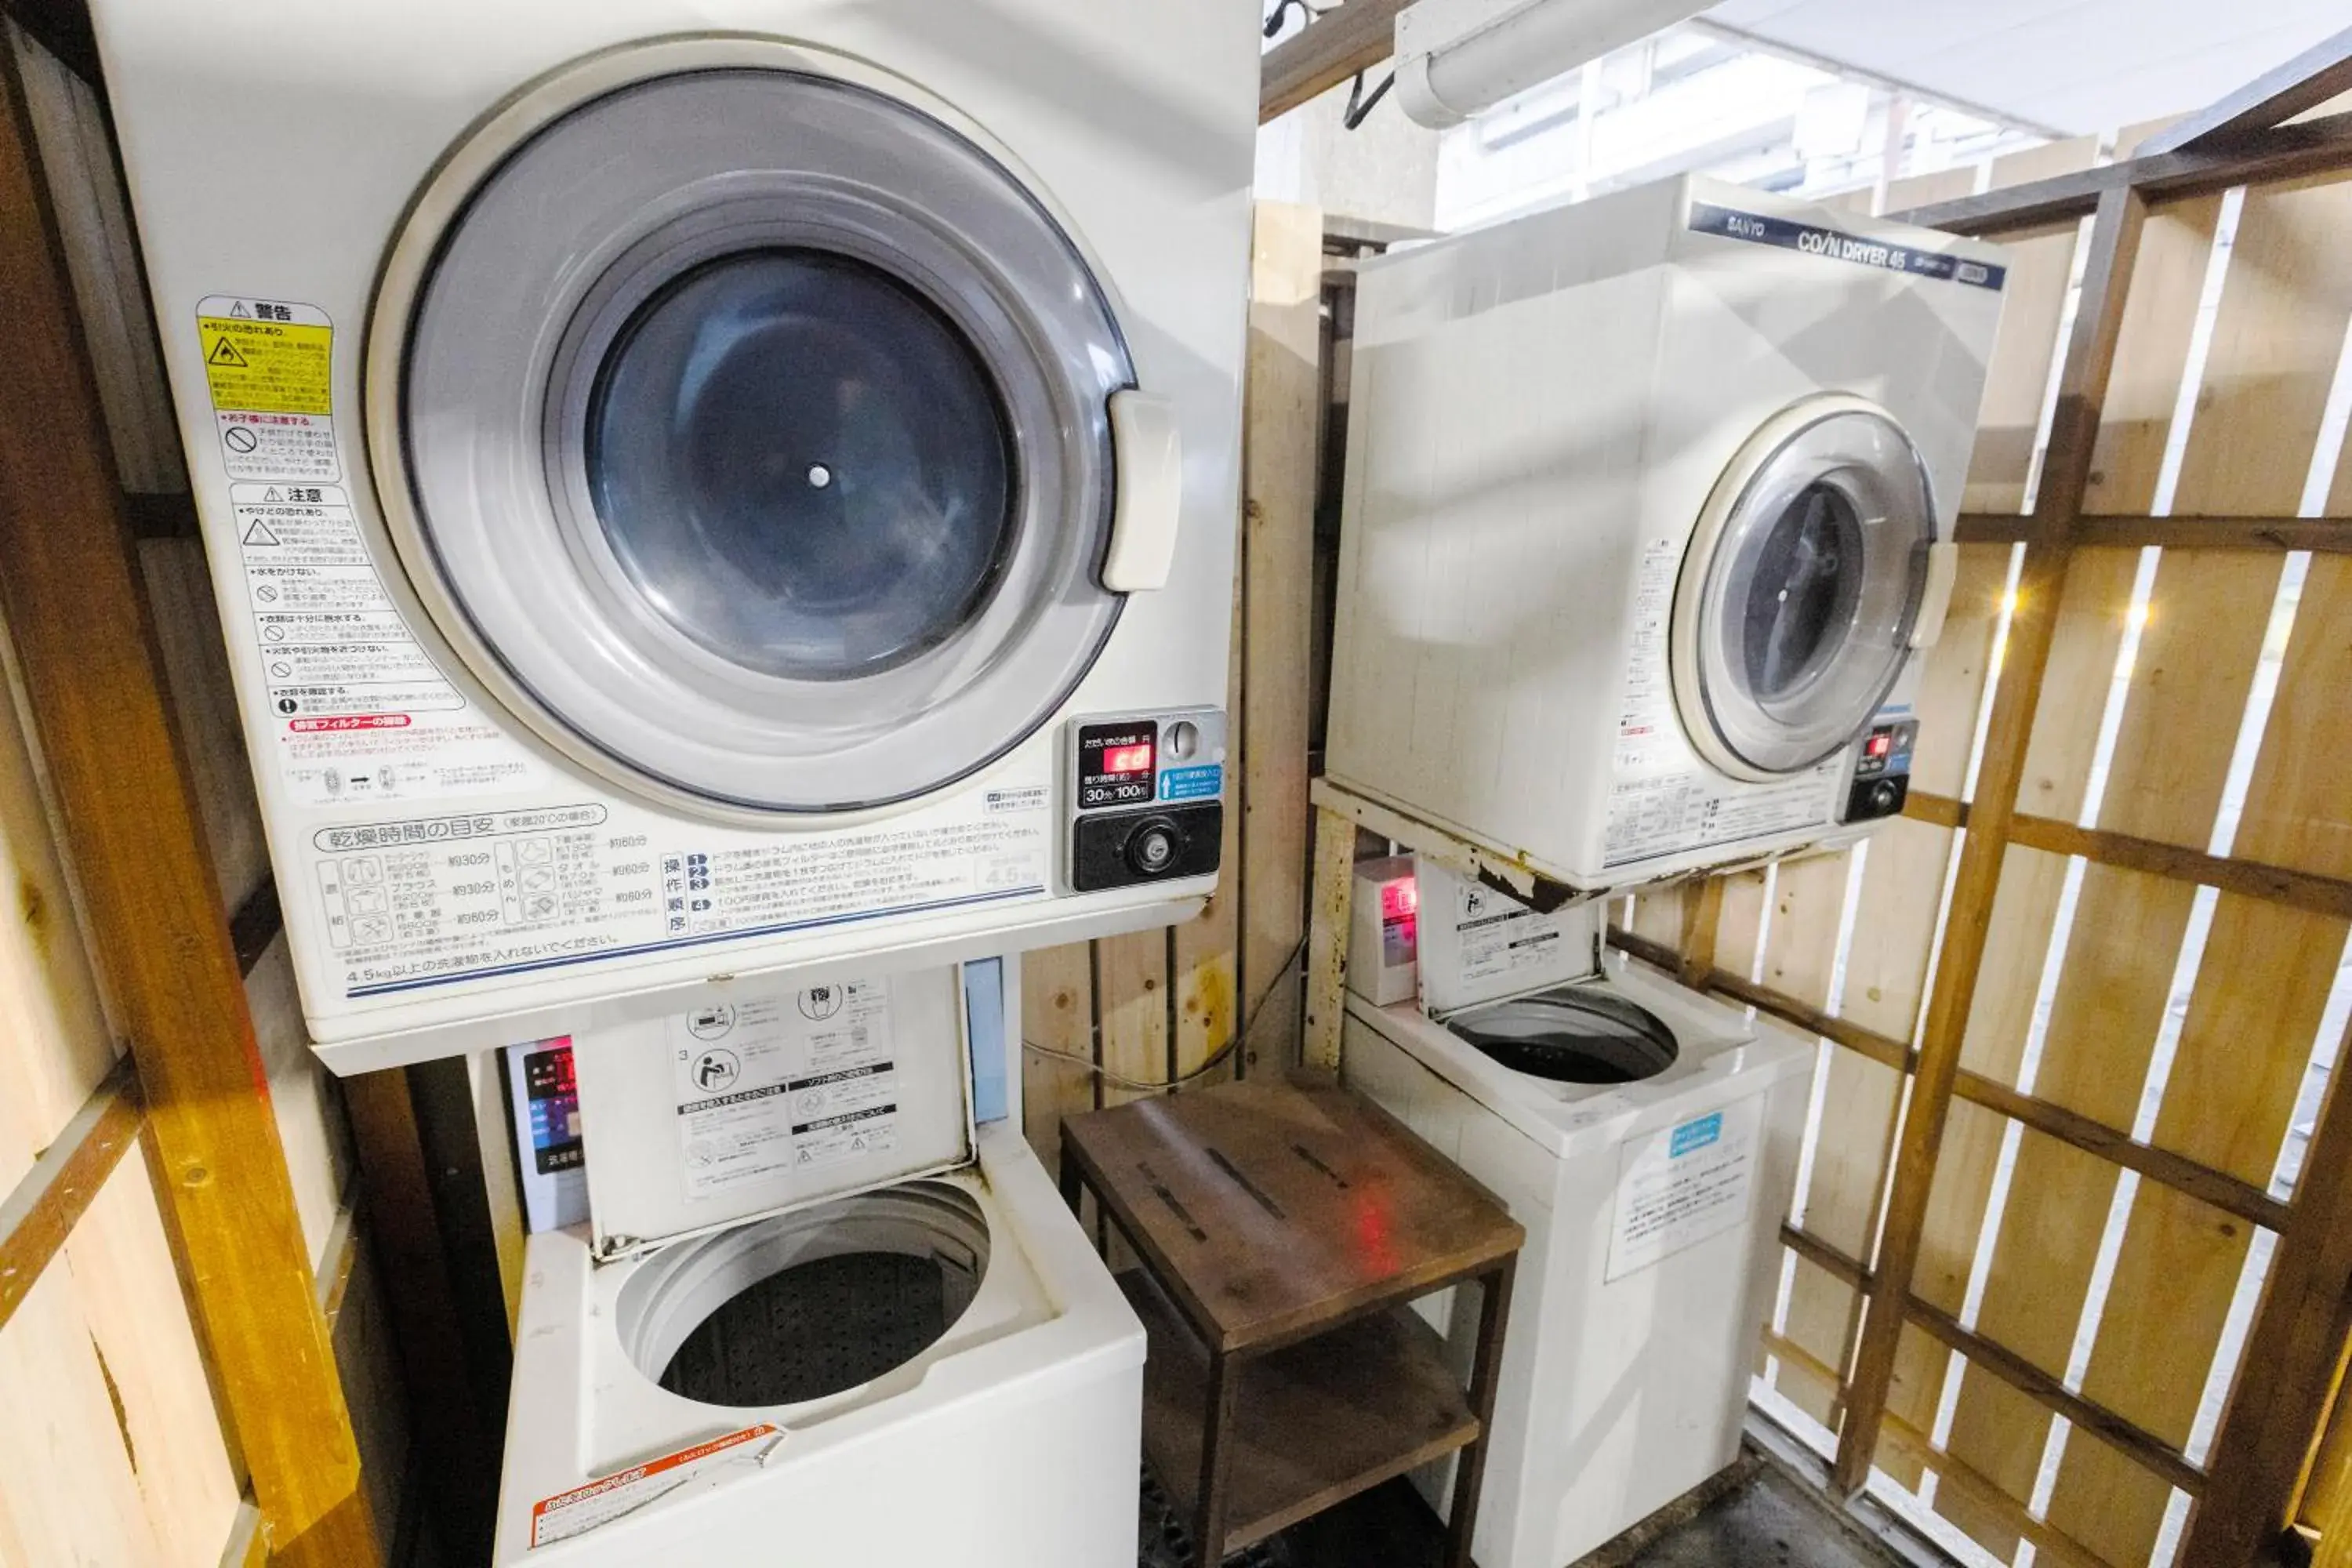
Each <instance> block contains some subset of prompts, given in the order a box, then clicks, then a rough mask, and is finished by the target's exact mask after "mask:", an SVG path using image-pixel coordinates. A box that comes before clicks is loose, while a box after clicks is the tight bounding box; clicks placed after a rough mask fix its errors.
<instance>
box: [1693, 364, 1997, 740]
mask: <svg viewBox="0 0 2352 1568" xmlns="http://www.w3.org/2000/svg"><path fill="white" fill-rule="evenodd" d="M1957 565H1958V547H1957V546H1956V545H1955V544H1953V543H1952V542H1950V541H1948V540H1939V539H1938V538H1937V510H1936V498H1935V495H1934V493H1933V490H1932V489H1931V487H1930V485H1929V482H1928V478H1927V464H1926V462H1925V460H1924V459H1923V458H1921V457H1920V456H1919V452H1918V449H1917V447H1915V446H1914V445H1913V443H1912V441H1911V437H1909V435H1908V434H1907V433H1906V432H1905V430H1904V429H1903V427H1902V426H1901V425H1900V424H1899V423H1897V422H1896V420H1895V416H1893V415H1892V414H1889V413H1888V412H1887V411H1886V410H1885V409H1884V408H1881V407H1879V406H1878V405H1875V404H1874V403H1871V402H1869V401H1868V400H1866V399H1864V398H1861V397H1854V396H1850V395H1843V394H1837V395H1822V396H1816V397H1810V398H1806V399H1803V400H1801V401H1800V402H1798V403H1796V404H1793V405H1790V407H1788V408H1785V409H1783V410H1781V411H1780V413H1779V414H1777V415H1775V416H1773V417H1772V418H1771V419H1769V420H1767V421H1766V422H1765V423H1764V425H1763V426H1761V427H1759V429H1758V430H1757V431H1756V432H1755V434H1754V435H1753V436H1752V437H1749V438H1748V441H1747V442H1746V444H1745V445H1743V446H1742V447H1740V449H1739V451H1738V455H1737V456H1736V457H1734V458H1733V459H1732V461H1731V463H1730V465H1729V467H1727V468H1726V469H1725V470H1724V472H1723V474H1722V476H1721V478H1720V479H1718V480H1717V484H1716V487H1715V489H1714V491H1713V493H1712V494H1711V495H1710V496H1709V497H1708V499H1707V501H1706V508H1705V510H1703V511H1702V512H1701V514H1700V516H1699V518H1698V521H1697V523H1696V526H1695V527H1694V529H1693V531H1692V534H1691V542H1690V546H1689V550H1688V552H1687V553H1686V554H1685V556H1684V559H1683V564H1682V572H1681V574H1680V576H1679V578H1678V579H1677V582H1676V585H1675V605H1674V615H1673V620H1672V623H1671V626H1670V630H1669V635H1668V641H1669V645H1670V647H1671V649H1672V677H1673V684H1674V691H1675V708H1676V710H1677V712H1678V714H1679V715H1680V717H1681V720H1682V724H1683V729H1684V731H1685V734H1687V735H1688V736H1689V738H1690V741H1691V743H1692V745H1693V746H1695V747H1696V749H1697V750H1698V752H1700V754H1701V755H1702V756H1704V757H1705V758H1706V760H1707V761H1708V762H1709V763H1712V764H1714V765H1715V767H1717V769H1718V770H1720V771H1721V772H1723V773H1728V774H1729V775H1731V776H1732V777H1734V778H1740V779H1746V780H1748V781H1751V782H1755V783H1769V782H1771V781H1773V780H1776V779H1780V778H1785V777H1788V776H1790V775H1791V774H1795V773H1804V772H1806V771H1807V770H1809V769H1811V768H1812V767H1814V766H1815V765H1817V764H1818V763H1822V762H1823V761H1825V760H1826V759H1828V758H1829V757H1831V756H1833V755H1835V754H1836V753H1837V752H1840V751H1841V750H1843V748H1844V747H1845V746H1846V745H1848V744H1849V743H1851V742H1853V740H1854V739H1855V738H1856V737H1857V736H1859V735H1860V734H1861V733H1862V732H1863V731H1864V730H1866V729H1867V728H1869V725H1870V722H1871V720H1872V718H1873V717H1874V715H1875V714H1876V713H1877V712H1878V710H1879V707H1880V705H1881V704H1882V703H1883V702H1884V701H1885V699H1886V696H1887V693H1888V692H1889V691H1891V690H1892V689H1894V687H1895V681H1896V679H1898V678H1899V677H1900V676H1901V674H1902V672H1903V668H1904V665H1905V663H1906V660H1907V659H1908V658H1910V655H1911V652H1912V650H1913V649H1915V648H1919V647H1927V645H1928V644H1930V643H1932V642H1933V641H1935V639H1936V637H1937V633H1938V632H1939V631H1940V630H1941V629H1942V626H1943V620H1944V611H1945V607H1946V605H1948V603H1949V600H1950V597H1951V586H1952V574H1953V572H1954V570H1955V569H1956V567H1957Z"/></svg>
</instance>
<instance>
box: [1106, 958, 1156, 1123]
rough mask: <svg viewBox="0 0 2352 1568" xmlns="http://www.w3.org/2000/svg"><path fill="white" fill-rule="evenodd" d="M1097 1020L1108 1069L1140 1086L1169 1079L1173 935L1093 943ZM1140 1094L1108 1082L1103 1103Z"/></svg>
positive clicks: (1116, 1102)
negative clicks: (1169, 987)
mask: <svg viewBox="0 0 2352 1568" xmlns="http://www.w3.org/2000/svg"><path fill="white" fill-rule="evenodd" d="M1094 949H1095V952H1094V964H1095V1021H1096V1026H1097V1028H1098V1029H1099V1030H1100V1032H1101V1033H1100V1038H1101V1042H1102V1047H1101V1056H1100V1058H1099V1060H1100V1061H1101V1063H1102V1065H1103V1067H1104V1068H1107V1069H1108V1070H1109V1071H1111V1072H1115V1073H1118V1074H1119V1075H1120V1076H1121V1077H1123V1078H1126V1079H1132V1080H1134V1081H1136V1082H1138V1083H1160V1082H1162V1081H1164V1080H1165V1079H1167V1077H1168V933H1167V932H1165V931H1136V932H1133V933H1132V934H1130V935H1127V936H1113V937H1105V938H1103V939H1102V940H1101V941H1100V942H1096V943H1095V944H1094ZM1138 1093H1139V1091H1138V1090H1135V1089H1128V1088H1125V1087H1123V1086H1122V1085H1120V1084H1118V1083H1114V1082H1112V1081H1110V1080H1109V1079H1105V1080H1104V1081H1103V1085H1102V1095H1101V1103H1102V1104H1104V1105H1118V1104H1119V1103H1121V1102H1122V1101H1124V1100H1133V1099H1135V1098H1136V1097H1137V1095H1138Z"/></svg>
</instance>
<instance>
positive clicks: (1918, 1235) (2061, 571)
mask: <svg viewBox="0 0 2352 1568" xmlns="http://www.w3.org/2000/svg"><path fill="white" fill-rule="evenodd" d="M2146 220H2147V202H2146V201H2145V200H2144V199H2142V197H2141V196H2140V195H2138V194H2137V192H2135V191H2133V190H2131V189H2129V188H2121V187H2119V188H2116V189H2114V190H2110V191H2108V192H2107V193H2105V195H2102V196H2101V197H2100V198H2099V206H2098V216H2097V217H2096V219H2095V221H2094V223H2093V225H2092V230H2091V237H2090V240H2089V247H2088V250H2087V253H2086V259H2085V263H2084V273H2083V285H2082V299H2081V304H2080V305H2079V306H2078V308H2077V311H2076V315H2075V318H2074V331H2073V335H2072V338H2071V340H2070V341H2069V342H2068V343H2067V346H2066V358H2065V362H2064V364H2063V368H2062V370H2061V372H2060V375H2059V386H2058V405H2057V410H2056V413H2055V415H2054V416H2053V422H2052V426H2051V435H2050V443H2049V447H2048V452H2047V456H2046V457H2045V458H2044V460H2043V468H2042V484H2041V489H2040V491H2039V493H2038V494H2037V495H2036V497H2035V500H2034V516H2035V517H2036V519H2037V520H2039V521H2041V522H2042V525H2043V538H2042V540H2041V541H2040V542H2036V543H2034V544H2032V545H2029V546H2028V547H2027V549H2026V553H2025V561H2024V563H2023V565H2022V567H2021V571H2020V574H2019V577H2018V586H2017V607H2016V609H2015V611H2014V612H2013V614H2012V615H2011V619H2010V627H2009V641H2008V645H2007V647H2006V649H2005V651H2004V653H2003V657H2002V668H2001V674H2000V682H1999V685H1998V687H1997V688H1996V689H1995V691H1994V694H1993V702H1992V716H1991V721H1990V726H1989V728H1988V731H1987V734H1986V741H1985V746H1984V754H1983V761H1982V763H1981V764H1980V768H1979V782H1978V786H1977V802H1976V805H1974V807H1973V821H1972V823H1971V826H1970V828H1969V834H1968V837H1967V838H1966V839H1965V841H1964V842H1963V845H1962V847H1961V851H1960V858H1959V866H1958V870H1957V871H1956V872H1955V874H1954V877H1953V884H1952V897H1951V903H1950V916H1949V919H1948V922H1947V924H1946V928H1945V931H1946V934H1945V939H1944V948H1943V952H1942V954H1941V955H1940V957H1939V958H1938V959H1937V968H1936V983H1935V986H1934V989H1933V991H1932V993H1931V994H1930V996H1929V998H1928V1005H1927V1026H1926V1030H1925V1032H1924V1035H1923V1037H1922V1042H1921V1047H1920V1053H1919V1065H1918V1070H1917V1072H1916V1074H1915V1075H1914V1078H1913V1081H1912V1092H1911V1103H1910V1108H1909V1110H1908V1111H1907V1112H1906V1115H1905V1118H1904V1123H1903V1133H1902V1138H1901V1140H1900V1142H1898V1144H1897V1147H1896V1150H1895V1179H1894V1186H1893V1188H1892V1191H1891V1193H1890V1194H1889V1198H1888V1202H1887V1211H1886V1219H1885V1226H1884V1228H1883V1230H1882V1233H1881V1237H1880V1242H1879V1252H1878V1259H1877V1271H1878V1275H1879V1278H1880V1279H1882V1280H1884V1281H1885V1294H1886V1295H1887V1296H1889V1297H1891V1298H1892V1299H1894V1300H1905V1299H1907V1298H1908V1297H1909V1296H1910V1294H1911V1281H1912V1278H1913V1275H1914V1272H1915V1271H1916V1268H1917V1266H1918V1261H1919V1253H1920V1246H1921V1241H1922V1237H1923V1236H1924V1234H1925V1231H1926V1227H1927V1208H1928V1201H1929V1197H1930V1195H1931V1194H1932V1192H1933V1189H1934V1186H1935V1180H1936V1164H1937V1155H1938V1153H1939V1152H1940V1151H1941V1149H1942V1147H1943V1140H1944V1128H1945V1123H1946V1121H1947V1119H1948V1116H1949V1113H1950V1110H1951V1100H1952V1087H1953V1081H1954V1079H1956V1078H1957V1077H1958V1072H1959V1066H1960V1048H1961V1043H1962V1041H1963V1039H1964V1037H1965V1036H1966V1034H1967V1030H1968V1021H1969V1008H1970V1006H1971V1005H1973V1003H1974V1000H1975V994H1976V984H1977V975H1978V973H1979V971H1980V969H1981V968H1982V966H1983V963H1984V957H1985V951H1986V942H1987V935H1988V932H1989V931H1990V925H1991V921H1990V915H1991V911H1992V901H1993V894H1994V891H1995V889H1997V888H1998V887H1999V885H2000V873H2001V861H2002V858H2003V856H2004V855H2005V854H2006V852H2007V849H2008V843H2009V830H2010V824H2011V818H2012V817H2013V816H2014V815H2015V813H2016V809H2017V797H2018V788H2019V784H2020V782H2021V779H2022V777H2023V775H2024V771H2025V756H2026V746H2027V742H2028V741H2029V739H2030V738H2031V736H2032V733H2033V718H2034V713H2035V710H2036V709H2037V707H2038V705H2039V703H2040V701H2041V696H2042V669H2043V668H2044V666H2045V665H2046V664H2047V663H2048V662H2049V658H2050V647H2051V634H2052V631H2053V626H2055V624H2056V619H2057V608H2058V597H2059V593H2060V590H2061V588H2062V587H2063V584H2064V582H2065V575H2066V563H2067V559H2068V556H2069V553H2070V549H2069V542H2068V537H2067V532H2066V528H2067V525H2068V524H2069V523H2070V522H2071V521H2072V520H2073V519H2074V517H2075V516H2076V515H2077V514H2079V513H2080V512H2081V510H2082V504H2083V496H2084V490H2085V489H2086V488H2087V486H2088V483H2089V479H2090V474H2091V467H2092V460H2093V449H2094V447H2095V444H2096V441H2097V438H2098V432H2099V411H2100V408H2101V405H2103V404H2104V403H2105V398H2106V391H2107V379H2108V375H2109V374H2110V372H2112V370H2113V369H2114V367H2115V357H2116V340H2117V338H2118V336H2119V335H2120V333H2121V331H2122V325H2123V318H2124V309H2123V307H2124V298H2125V295H2126V290H2127V289H2128V286H2129V280H2130V278H2131V269H2132V264H2133V261H2134V259H2135V258H2137V255H2138V252H2139V237H2140V232H2141V228H2142V226H2143V225H2144V224H2145V222H2146ZM1902 1328H1903V1324H1902V1320H1901V1317H1900V1315H1899V1314H1897V1313H1894V1312H1888V1311H1883V1310H1882V1311H1874V1312H1872V1313H1871V1314H1870V1315H1869V1317H1868V1320H1867V1321H1865V1322H1864V1325H1863V1336H1862V1348H1861V1351H1860V1352H1859V1354H1858V1355H1857V1356H1856V1358H1855V1363H1854V1379H1853V1394H1852V1399H1851V1403H1850V1405H1849V1409H1848V1413H1847V1418H1846V1424H1845V1428H1844V1430H1843V1433H1842V1434H1841V1435H1840V1439H1839V1445H1838V1457H1837V1466H1836V1472H1835V1476H1836V1481H1837V1484H1838V1487H1839V1488H1840V1489H1841V1490H1843V1491H1844V1492H1846V1493H1847V1494H1848V1495H1854V1494H1858V1493H1859V1492H1860V1491H1861V1490H1862V1489H1863V1486H1864V1483H1865V1482H1867V1481H1868V1479H1870V1467H1871V1461H1872V1458H1873V1456H1874V1454H1875V1453H1876V1452H1877V1447H1878V1425H1879V1421H1880V1419H1881V1417H1882V1416H1884V1415H1885V1409H1886V1397H1887V1391H1888V1389H1889V1388H1890V1387H1891V1386H1892V1384H1893V1382H1894V1377H1895V1352H1896V1350H1897V1349H1898V1347H1899V1344H1900V1339H1901V1334H1902Z"/></svg>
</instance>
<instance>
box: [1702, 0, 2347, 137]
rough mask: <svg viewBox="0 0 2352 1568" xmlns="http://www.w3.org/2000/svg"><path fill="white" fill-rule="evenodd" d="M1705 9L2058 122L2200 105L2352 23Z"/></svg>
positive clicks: (2216, 8)
mask: <svg viewBox="0 0 2352 1568" xmlns="http://www.w3.org/2000/svg"><path fill="white" fill-rule="evenodd" d="M1704 15H1705V17H1706V20H1708V21H1711V22H1717V23H1720V24H1722V25H1723V26H1727V27H1731V28H1737V29H1738V30H1739V31H1740V32H1743V33H1748V34H1751V35H1753V36H1754V37H1757V38H1759V39H1760V40H1763V41H1765V42H1767V43H1770V44H1777V45H1780V46H1781V47H1786V48H1790V49H1796V50H1801V51H1802V52H1804V53H1806V54H1808V55H1813V56H1818V57H1821V58H1823V59H1826V60H1834V61H1836V62H1838V63H1839V64H1841V65H1844V66H1848V67H1851V68H1855V69H1857V70H1860V71H1863V72H1867V73H1870V74H1873V75H1876V76H1882V77H1888V78H1892V79H1895V80H1896V81H1900V82H1905V83H1907V84H1910V85H1913V86H1916V87H1918V88H1920V89H1925V90H1926V91H1927V92H1929V93H1932V94H1935V95H1937V96H1941V97H1944V98H1947V99H1949V100H1953V101H1954V103H1955V105H1956V107H1977V108H1981V109H1986V110H1996V111H1998V112H2000V114H2002V115H2004V116H2006V117H2009V118H2011V119H2015V120H2018V121H2023V122H2025V123H2028V124H2032V125H2034V126H2038V127H2042V128H2043V129H2047V130H2054V131H2062V132H2075V133H2080V132H2101V131H2111V130H2115V129H2117V128H2119V127H2121V126H2126V125H2134V124H2137V123H2139V122H2140V121H2147V120H2154V119H2158V118H2159V117H2161V116H2165V115H2169V114H2174V113H2178V112H2183V111H2186V110H2194V109H2201V108H2203V107H2204V106H2205V105H2206V104H2208V103H2210V102H2212V101H2213V100H2215V99H2218V98H2221V97H2222V96H2223V95H2225V94H2227V93H2229V92H2231V91H2234V90H2235V89H2238V88H2240V87H2242V86H2243V85H2245V84H2246V83H2247V82H2249V81H2251V80H2252V79H2254V78H2256V77H2258V76H2260V75H2262V74H2263V72H2264V71H2267V70H2269V69H2271V68H2273V67H2274V66H2278V65H2281V64H2284V62H2285V61H2287V60H2289V59H2292V58H2294V56H2296V55H2298V54H2300V53H2302V52H2303V51H2304V50H2305V49H2307V48H2309V47H2311V46H2312V45H2314V44H2316V43H2318V42H2319V41H2320V40H2322V39H2324V38H2326V37H2328V36H2330V35H2331V34H2334V33H2336V32H2337V31H2340V30H2341V29H2343V28H2344V27H2345V26H2346V25H2347V23H2352V5H2347V4H2346V0H2236V3H2234V4H2228V5H2217V4H2214V3H2213V0H1975V3H1974V4H1969V5H1952V4H1949V3H1948V0H1724V3H1723V4H1721V5H1717V6H1715V7H1714V8H1713V9H1712V10H1710V11H1707V12H1706V13H1705V14H1704Z"/></svg>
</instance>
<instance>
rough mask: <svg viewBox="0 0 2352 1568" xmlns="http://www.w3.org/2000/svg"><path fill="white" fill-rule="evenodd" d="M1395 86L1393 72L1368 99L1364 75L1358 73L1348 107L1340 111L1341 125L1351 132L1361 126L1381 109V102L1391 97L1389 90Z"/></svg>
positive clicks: (1350, 91)
mask: <svg viewBox="0 0 2352 1568" xmlns="http://www.w3.org/2000/svg"><path fill="white" fill-rule="evenodd" d="M1395 85H1396V72H1394V71H1391V72H1389V74H1388V75H1386V76H1384V77H1382V78H1381V85H1380V86H1378V87H1376V88H1374V89H1372V91H1371V96H1370V97H1369V98H1367V97H1365V96H1364V73H1363V72H1361V71H1358V72H1357V73H1356V79H1355V82H1354V84H1353V85H1352V86H1350V87H1349V89H1348V107H1347V108H1346V109H1344V110H1340V112H1339V123H1340V124H1341V125H1342V126H1344V127H1346V128H1347V129H1348V130H1349V131H1353V130H1354V129H1355V128H1356V127H1357V126H1359V125H1361V124H1362V123H1363V122H1364V119H1365V117H1366V116H1367V115H1369V114H1370V113H1371V111H1372V110H1375V109H1378V108H1379V107H1380V104H1381V100H1382V99H1384V98H1386V97H1387V96H1388V95H1389V89H1391V88H1392V87H1394V86H1395Z"/></svg>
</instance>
